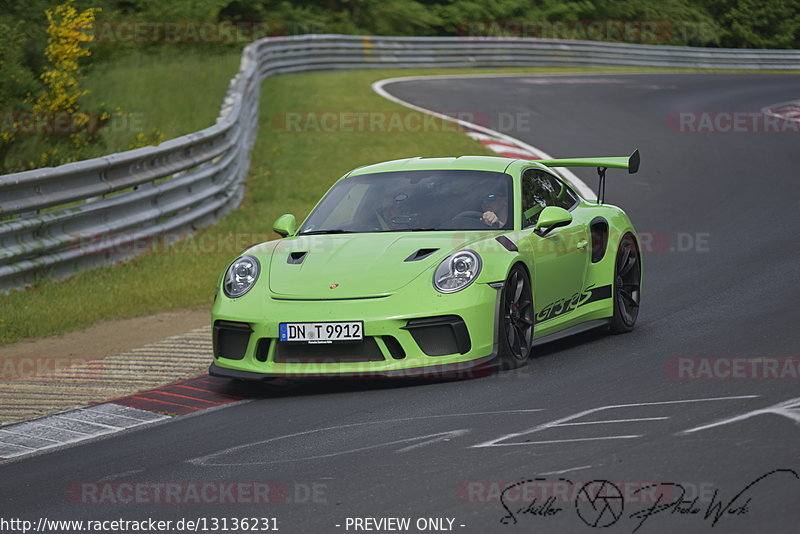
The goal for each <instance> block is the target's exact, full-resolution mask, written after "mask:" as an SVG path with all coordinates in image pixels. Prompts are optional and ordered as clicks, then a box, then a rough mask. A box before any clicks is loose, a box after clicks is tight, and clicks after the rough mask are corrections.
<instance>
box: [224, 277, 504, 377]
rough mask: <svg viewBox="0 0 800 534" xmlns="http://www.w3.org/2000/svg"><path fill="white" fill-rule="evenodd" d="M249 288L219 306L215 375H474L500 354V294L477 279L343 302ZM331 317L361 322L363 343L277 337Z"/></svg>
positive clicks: (335, 319)
mask: <svg viewBox="0 0 800 534" xmlns="http://www.w3.org/2000/svg"><path fill="white" fill-rule="evenodd" d="M254 289H256V288H254ZM251 293H253V294H252V295H251V294H250V293H248V295H246V297H248V298H247V300H245V299H244V298H241V299H238V300H232V299H227V298H224V297H223V298H221V299H218V300H217V302H216V303H215V305H214V308H213V310H212V318H213V321H214V327H215V328H214V356H215V359H214V362H213V363H212V364H211V367H210V369H209V372H210V373H211V374H212V375H214V376H223V377H229V378H236V379H244V380H264V379H271V378H277V377H284V378H286V377H290V378H317V377H334V376H336V377H341V378H364V377H392V378H400V377H408V378H424V377H442V376H453V375H463V376H471V375H472V374H474V373H476V372H478V370H479V369H485V368H489V367H491V363H492V360H493V359H494V357H495V356H496V355H497V343H496V336H495V332H496V331H497V325H496V323H497V319H496V317H497V309H498V303H499V293H500V292H499V291H498V290H497V289H495V288H492V287H490V286H489V285H488V284H483V283H480V284H479V283H475V284H473V285H472V286H470V287H468V288H467V289H465V290H464V291H461V292H459V293H453V294H448V295H444V294H440V293H438V292H435V293H434V294H428V295H419V293H418V292H411V291H405V292H404V291H401V292H399V293H397V294H394V295H389V296H385V297H376V298H363V299H345V300H281V299H276V298H272V297H271V296H269V295H263V294H261V295H260V294H258V292H254V291H251ZM330 321H363V322H364V336H365V340H364V342H362V343H360V344H358V343H357V344H352V345H349V346H348V344H332V345H307V344H305V343H287V342H281V341H279V340H278V325H279V323H283V322H330ZM350 347H352V349H351V348H350Z"/></svg>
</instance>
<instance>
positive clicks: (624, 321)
mask: <svg viewBox="0 0 800 534" xmlns="http://www.w3.org/2000/svg"><path fill="white" fill-rule="evenodd" d="M641 287H642V257H641V254H640V252H639V244H638V243H637V242H636V239H635V238H634V237H633V235H631V234H625V236H624V237H623V238H622V240H621V241H620V242H619V247H618V248H617V258H616V261H615V262H614V279H613V283H612V288H613V295H612V296H613V298H614V315H613V316H612V317H611V325H610V328H609V329H610V331H611V332H612V333H614V334H623V333H625V332H630V331H631V330H633V327H634V326H635V325H636V319H637V318H638V317H639V303H640V300H641V293H642V292H641Z"/></svg>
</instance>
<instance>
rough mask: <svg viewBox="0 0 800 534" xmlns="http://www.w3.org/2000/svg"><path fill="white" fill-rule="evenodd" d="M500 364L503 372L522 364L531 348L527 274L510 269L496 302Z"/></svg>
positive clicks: (530, 302)
mask: <svg viewBox="0 0 800 534" xmlns="http://www.w3.org/2000/svg"><path fill="white" fill-rule="evenodd" d="M500 328H501V332H500V334H501V335H500V337H501V339H500V341H499V345H500V347H499V350H500V364H501V366H502V368H503V369H514V368H516V367H520V366H521V365H524V364H525V363H526V362H527V361H528V358H529V357H530V355H531V349H532V348H533V298H532V297H531V283H530V280H529V279H528V274H527V273H526V272H525V269H523V268H522V267H521V266H519V265H515V266H514V267H512V268H511V271H510V272H509V273H508V278H506V282H505V284H503V294H502V296H501V302H500Z"/></svg>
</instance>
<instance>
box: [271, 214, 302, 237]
mask: <svg viewBox="0 0 800 534" xmlns="http://www.w3.org/2000/svg"><path fill="white" fill-rule="evenodd" d="M272 230H273V231H274V232H275V233H276V234H278V235H279V236H281V237H286V236H290V235H294V233H295V232H296V231H297V219H295V218H294V215H292V214H291V213H285V214H283V215H281V216H280V217H278V218H277V219H276V220H275V222H274V223H273V225H272Z"/></svg>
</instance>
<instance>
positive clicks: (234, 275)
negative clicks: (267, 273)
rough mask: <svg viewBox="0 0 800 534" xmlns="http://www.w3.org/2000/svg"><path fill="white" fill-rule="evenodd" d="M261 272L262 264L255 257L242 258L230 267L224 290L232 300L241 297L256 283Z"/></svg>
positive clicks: (223, 285)
mask: <svg viewBox="0 0 800 534" xmlns="http://www.w3.org/2000/svg"><path fill="white" fill-rule="evenodd" d="M260 271H261V264H259V263H258V260H257V259H256V258H255V257H254V256H250V255H245V256H242V257H241V258H239V259H238V260H236V261H235V262H233V263H231V265H230V267H228V271H227V272H226V273H225V280H224V281H223V282H222V289H223V290H224V291H225V294H226V295H227V296H228V297H230V298H232V299H235V298H237V297H241V296H242V295H244V294H245V293H247V292H248V291H250V288H251V287H253V285H254V284H255V283H256V280H258V274H259V272H260Z"/></svg>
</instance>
